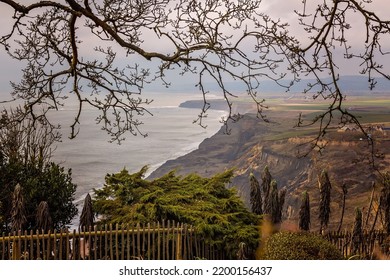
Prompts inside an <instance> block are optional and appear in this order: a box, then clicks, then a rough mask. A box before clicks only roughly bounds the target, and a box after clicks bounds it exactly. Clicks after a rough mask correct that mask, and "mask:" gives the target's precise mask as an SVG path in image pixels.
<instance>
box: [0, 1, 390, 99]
mask: <svg viewBox="0 0 390 280" xmlns="http://www.w3.org/2000/svg"><path fill="white" fill-rule="evenodd" d="M316 1H323V0H316ZM316 1H313V0H309V1H308V2H309V3H310V7H309V11H310V9H313V8H314V7H315V5H314V4H313V3H315V2H316ZM20 2H22V3H26V2H33V1H31V0H28V1H20ZM329 2H331V1H329ZM262 4H263V5H264V6H263V9H264V11H265V12H266V13H268V14H269V15H271V16H272V17H274V18H280V19H281V20H282V21H285V22H288V23H289V24H290V29H291V32H292V33H293V34H294V35H296V36H297V37H298V38H300V39H302V40H304V38H305V37H306V36H307V35H306V34H305V33H304V32H303V31H302V28H301V27H300V26H299V25H298V17H297V15H296V14H295V13H294V10H298V11H302V7H303V6H302V0H288V1H287V0H264V1H263V3H262ZM367 7H370V9H371V10H373V11H375V12H376V13H377V14H378V15H379V16H382V17H383V18H386V16H387V17H389V14H388V11H389V1H388V0H373V3H372V4H367ZM11 17H12V10H11V9H9V8H8V6H7V5H5V4H3V3H1V4H0V35H4V34H5V33H6V32H8V31H9V26H10V25H9V23H10V21H11ZM348 21H349V22H350V23H351V25H352V29H351V31H350V32H349V33H350V34H349V40H350V41H349V42H350V43H351V44H352V45H353V46H354V47H356V48H361V47H362V46H363V45H364V38H363V37H362V34H364V28H363V27H364V26H363V24H362V23H364V19H363V18H362V17H361V16H357V15H356V14H355V15H354V14H350V18H349V19H348ZM83 35H85V37H83V38H80V39H81V40H83V41H84V42H86V43H89V42H90V41H91V40H92V36H90V34H84V33H83ZM388 38H389V39H388V40H386V41H384V42H383V41H382V43H383V44H384V45H385V46H388V47H390V36H388ZM91 42H92V41H91ZM156 46H158V48H159V50H161V48H162V47H163V45H162V44H161V43H160V42H158V43H155V42H148V44H147V45H146V46H145V48H146V49H147V50H149V51H152V50H153V48H155V47H156ZM22 66H23V64H22V63H21V62H19V61H15V60H12V59H10V57H9V56H8V55H7V54H6V52H5V51H4V49H0V85H1V87H0V100H4V93H6V92H9V90H10V87H9V81H10V80H13V81H17V80H18V77H19V76H20V72H21V68H22ZM342 66H343V67H344V68H343V71H344V72H343V73H346V74H358V72H357V71H356V69H357V66H358V65H356V64H353V63H351V62H347V63H342Z"/></svg>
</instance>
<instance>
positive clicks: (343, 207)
mask: <svg viewBox="0 0 390 280" xmlns="http://www.w3.org/2000/svg"><path fill="white" fill-rule="evenodd" d="M341 189H342V191H343V206H342V208H341V217H340V223H339V227H338V228H337V231H338V232H340V231H341V227H342V225H343V220H344V213H345V201H346V198H347V193H348V189H347V185H346V184H345V183H343V185H342V186H341Z"/></svg>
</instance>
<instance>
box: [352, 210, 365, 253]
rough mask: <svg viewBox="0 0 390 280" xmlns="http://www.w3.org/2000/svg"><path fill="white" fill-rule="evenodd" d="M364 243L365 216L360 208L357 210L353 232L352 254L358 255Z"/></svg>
mask: <svg viewBox="0 0 390 280" xmlns="http://www.w3.org/2000/svg"><path fill="white" fill-rule="evenodd" d="M362 241H363V216H362V211H361V210H360V208H356V210H355V222H354V224H353V230H352V254H356V253H357V252H358V250H359V247H360V244H361V243H362Z"/></svg>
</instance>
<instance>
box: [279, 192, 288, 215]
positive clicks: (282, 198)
mask: <svg viewBox="0 0 390 280" xmlns="http://www.w3.org/2000/svg"><path fill="white" fill-rule="evenodd" d="M286 193H287V189H286V188H283V189H281V190H280V191H279V212H278V220H279V221H280V222H281V221H282V214H283V206H284V201H285V200H286Z"/></svg>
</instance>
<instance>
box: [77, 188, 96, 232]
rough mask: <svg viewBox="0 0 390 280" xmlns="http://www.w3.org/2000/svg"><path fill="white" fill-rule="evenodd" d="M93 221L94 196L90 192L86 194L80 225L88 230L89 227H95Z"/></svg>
mask: <svg viewBox="0 0 390 280" xmlns="http://www.w3.org/2000/svg"><path fill="white" fill-rule="evenodd" d="M93 222H94V214H93V209H92V198H91V196H90V194H89V193H88V194H87V195H86V196H85V199H84V206H83V210H82V212H81V215H80V227H81V228H82V229H83V228H84V229H87V230H88V228H89V227H93Z"/></svg>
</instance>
